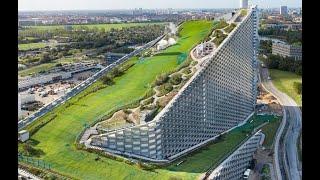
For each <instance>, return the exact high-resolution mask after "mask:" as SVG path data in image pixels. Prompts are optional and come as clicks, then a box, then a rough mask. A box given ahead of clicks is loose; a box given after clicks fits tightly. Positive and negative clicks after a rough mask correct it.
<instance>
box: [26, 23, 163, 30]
mask: <svg viewBox="0 0 320 180" xmlns="http://www.w3.org/2000/svg"><path fill="white" fill-rule="evenodd" d="M153 24H166V22H159V23H119V24H83V25H72V27H73V28H75V29H77V28H79V27H83V26H85V27H88V28H98V29H101V28H104V29H105V31H109V30H110V29H111V28H114V29H122V28H125V27H132V26H145V25H153ZM28 27H30V28H33V29H41V30H55V29H63V28H64V26H63V25H55V26H28Z"/></svg>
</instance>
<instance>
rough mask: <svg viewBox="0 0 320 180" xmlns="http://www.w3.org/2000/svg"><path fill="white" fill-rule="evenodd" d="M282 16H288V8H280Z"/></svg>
mask: <svg viewBox="0 0 320 180" xmlns="http://www.w3.org/2000/svg"><path fill="white" fill-rule="evenodd" d="M280 14H281V15H287V14H288V8H287V6H280Z"/></svg>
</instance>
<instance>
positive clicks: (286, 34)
mask: <svg viewBox="0 0 320 180" xmlns="http://www.w3.org/2000/svg"><path fill="white" fill-rule="evenodd" d="M258 34H259V35H260V36H268V37H273V38H278V39H281V40H283V41H286V42H287V43H289V44H295V43H300V44H301V42H302V31H301V30H288V31H286V30H283V29H277V28H266V29H259V31H258Z"/></svg>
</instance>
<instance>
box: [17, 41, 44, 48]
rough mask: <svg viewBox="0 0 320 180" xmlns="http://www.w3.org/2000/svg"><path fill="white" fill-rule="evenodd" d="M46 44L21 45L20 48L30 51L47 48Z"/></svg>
mask: <svg viewBox="0 0 320 180" xmlns="http://www.w3.org/2000/svg"><path fill="white" fill-rule="evenodd" d="M46 46H47V44H46V43H42V42H40V43H28V44H19V45H18V48H19V50H29V49H38V48H44V47H46Z"/></svg>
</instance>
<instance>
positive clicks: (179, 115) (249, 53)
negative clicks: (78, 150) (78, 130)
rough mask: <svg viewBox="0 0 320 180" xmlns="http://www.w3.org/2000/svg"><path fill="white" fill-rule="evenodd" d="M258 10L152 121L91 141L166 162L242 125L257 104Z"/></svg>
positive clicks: (100, 136)
mask: <svg viewBox="0 0 320 180" xmlns="http://www.w3.org/2000/svg"><path fill="white" fill-rule="evenodd" d="M256 20H257V18H256V9H248V15H247V16H246V18H244V19H243V21H242V22H241V23H239V24H238V25H237V27H236V28H235V29H234V30H233V31H232V32H231V34H229V36H228V37H227V38H226V39H225V40H224V42H223V43H222V44H221V45H220V46H219V48H218V49H217V50H216V52H215V54H214V55H213V56H211V57H210V58H208V59H207V63H205V64H204V66H202V67H201V68H200V69H199V70H198V71H197V72H196V74H194V75H193V77H192V78H191V79H190V80H189V82H187V83H186V84H185V86H184V87H183V88H182V89H180V91H179V93H178V94H177V95H176V96H175V97H174V98H173V99H172V100H171V101H170V102H169V104H168V105H167V106H166V107H165V109H163V110H162V111H161V112H160V113H159V114H158V115H157V116H156V117H155V118H154V120H153V121H151V122H149V123H146V124H144V125H138V126H135V127H131V128H125V129H121V130H117V131H114V132H110V133H107V134H102V135H99V136H96V137H94V138H92V145H97V146H103V147H104V148H106V150H108V149H110V150H112V151H113V152H115V151H116V152H119V154H121V153H130V154H132V155H138V156H142V157H146V158H151V159H157V160H163V159H168V158H170V157H172V156H174V155H176V154H178V153H180V152H182V151H185V150H187V149H190V148H192V147H194V146H195V145H197V144H199V143H201V142H204V141H205V140H208V139H210V138H213V137H216V136H217V135H219V134H221V133H223V132H225V131H227V130H229V129H231V128H233V127H235V126H237V125H239V124H240V123H242V122H243V121H244V120H245V119H246V118H247V117H248V116H249V115H250V114H251V113H252V112H253V111H254V107H255V102H256V93H257V92H256V90H257V86H256V81H257V79H256V78H257V77H256V57H255V54H256V39H257V38H256V34H257V32H256V27H257V25H256Z"/></svg>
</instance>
